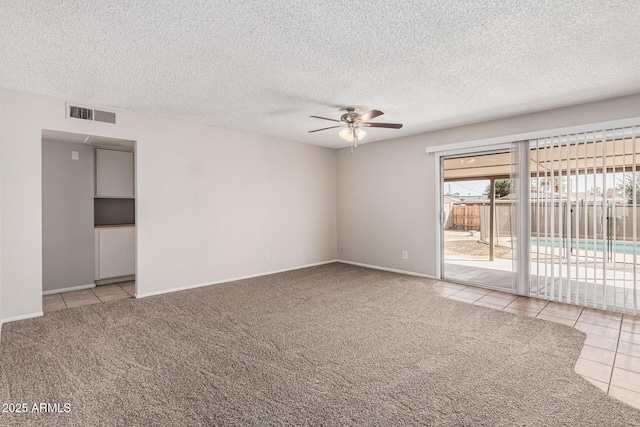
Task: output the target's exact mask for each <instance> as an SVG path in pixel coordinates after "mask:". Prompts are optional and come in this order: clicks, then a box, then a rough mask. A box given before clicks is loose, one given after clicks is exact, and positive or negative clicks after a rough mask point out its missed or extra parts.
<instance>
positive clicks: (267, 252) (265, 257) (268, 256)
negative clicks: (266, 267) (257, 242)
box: [264, 251, 271, 259]
mask: <svg viewBox="0 0 640 427" xmlns="http://www.w3.org/2000/svg"><path fill="white" fill-rule="evenodd" d="M270 257H271V254H270V253H269V251H264V259H269V258H270Z"/></svg>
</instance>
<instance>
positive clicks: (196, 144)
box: [0, 89, 337, 319]
mask: <svg viewBox="0 0 640 427" xmlns="http://www.w3.org/2000/svg"><path fill="white" fill-rule="evenodd" d="M0 97H1V98H2V100H3V102H4V103H5V104H4V105H5V106H6V105H10V106H11V108H10V109H8V108H5V109H4V114H3V116H2V127H3V129H4V131H3V133H2V139H1V140H0V143H1V156H2V163H1V164H0V166H1V172H0V176H1V184H2V187H1V189H2V191H1V194H2V200H3V203H2V207H1V215H2V224H1V227H0V232H1V233H2V242H1V245H0V247H1V248H0V250H1V251H2V258H1V262H2V266H3V267H4V268H3V269H2V272H1V274H0V280H1V281H2V297H3V299H2V315H3V318H4V319H13V318H16V317H21V316H30V315H37V314H38V313H40V312H41V310H42V307H41V298H42V226H41V224H42V194H41V193H42V185H41V144H40V140H41V131H42V129H52V130H58V131H65V132H76V133H83V134H89V135H99V136H109V137H115V138H122V139H130V140H136V141H137V148H136V149H137V153H136V156H137V157H136V168H137V206H136V208H137V221H138V224H137V246H138V259H137V263H138V265H137V286H138V289H137V291H138V293H139V294H149V293H156V292H163V291H166V290H170V289H172V288H177V287H186V286H191V285H197V284H205V283H211V282H214V281H220V280H224V279H228V278H234V277H239V276H245V275H252V274H259V273H264V272H269V271H274V270H279V269H286V268H293V267H297V266H302V265H306V264H312V263H319V262H324V261H330V260H333V259H335V258H336V247H337V244H336V215H335V212H336V211H335V208H336V206H335V204H336V194H335V192H336V169H335V167H336V152H335V151H334V150H330V149H325V148H320V147H315V146H310V145H304V144H300V143H295V142H291V141H286V140H280V139H276V138H271V137H264V136H260V135H255V134H249V133H245V132H238V131H231V130H226V129H220V128H214V127H210V126H204V125H197V124H193V123H187V122H182V121H177V120H170V119H162V118H157V117H151V116H147V115H144V114H137V113H131V112H125V111H121V112H118V124H117V125H110V124H105V123H97V122H96V123H94V122H84V121H79V120H73V119H71V120H68V119H65V113H64V111H65V110H64V108H65V104H64V101H63V100H60V99H54V98H49V97H44V96H38V95H33V94H27V93H24V92H17V91H9V90H4V89H0ZM265 250H268V251H270V253H271V257H270V259H268V260H265V259H264V251H265Z"/></svg>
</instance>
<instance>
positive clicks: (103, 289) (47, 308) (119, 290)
mask: <svg viewBox="0 0 640 427" xmlns="http://www.w3.org/2000/svg"><path fill="white" fill-rule="evenodd" d="M135 286H136V285H135V282H134V281H131V282H122V283H113V284H110V285H100V286H96V287H95V288H91V289H82V290H80V291H71V292H63V293H61V294H52V295H44V296H43V297H42V311H44V312H45V313H49V312H52V311H58V310H63V309H65V308H72V307H82V306H83V305H90V304H100V303H103V302H108V301H115V300H119V299H123V298H132V297H133V296H134V292H135Z"/></svg>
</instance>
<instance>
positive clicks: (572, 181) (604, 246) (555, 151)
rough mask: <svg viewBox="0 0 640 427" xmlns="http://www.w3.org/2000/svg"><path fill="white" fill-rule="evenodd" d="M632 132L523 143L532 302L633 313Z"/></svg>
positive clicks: (638, 188)
mask: <svg viewBox="0 0 640 427" xmlns="http://www.w3.org/2000/svg"><path fill="white" fill-rule="evenodd" d="M637 139H638V138H637V128H636V127H625V128H619V129H609V130H601V131H594V132H585V133H576V134H568V135H560V136H557V137H551V138H539V139H532V140H530V141H529V148H530V159H529V161H530V168H531V180H530V183H531V197H530V200H531V202H530V217H531V220H530V223H531V255H530V261H531V271H530V274H531V285H530V292H531V295H532V296H536V297H541V298H546V299H551V300H554V301H559V302H566V303H571V304H579V305H584V306H588V307H594V308H601V309H608V310H616V311H624V312H632V313H634V314H637V311H638V305H639V301H638V299H639V297H640V295H639V292H638V282H639V278H638V252H639V250H638V241H639V240H640V239H639V236H638V232H639V230H638V228H639V227H638V223H639V218H638V213H639V212H638V203H639V202H640V197H639V193H640V174H639V173H638V172H639V171H638V167H637V160H638V158H637V154H636V153H637V148H638V147H637V145H638V141H637Z"/></svg>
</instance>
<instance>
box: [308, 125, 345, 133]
mask: <svg viewBox="0 0 640 427" xmlns="http://www.w3.org/2000/svg"><path fill="white" fill-rule="evenodd" d="M341 127H342V125H338V126H329V127H328V128H322V129H316V130H310V131H309V133H311V132H319V131H321V130H327V129H334V128H341Z"/></svg>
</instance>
